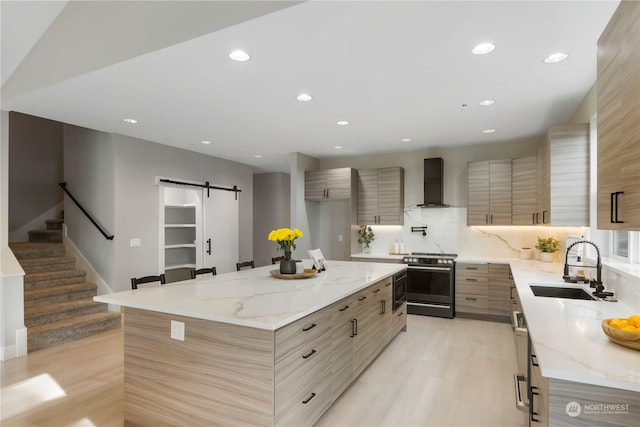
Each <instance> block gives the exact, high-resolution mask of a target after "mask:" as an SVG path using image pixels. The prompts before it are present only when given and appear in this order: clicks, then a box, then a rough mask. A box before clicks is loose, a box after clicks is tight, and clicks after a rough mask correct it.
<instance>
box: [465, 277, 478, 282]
mask: <svg viewBox="0 0 640 427" xmlns="http://www.w3.org/2000/svg"><path fill="white" fill-rule="evenodd" d="M466 281H467V282H477V281H478V279H469V278H467V279H466Z"/></svg>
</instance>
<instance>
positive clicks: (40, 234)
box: [29, 219, 64, 243]
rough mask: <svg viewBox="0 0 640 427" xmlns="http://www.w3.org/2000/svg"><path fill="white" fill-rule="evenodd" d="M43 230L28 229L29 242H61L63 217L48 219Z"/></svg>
mask: <svg viewBox="0 0 640 427" xmlns="http://www.w3.org/2000/svg"><path fill="white" fill-rule="evenodd" d="M45 223H46V224H47V228H46V229H45V230H31V231H29V241H30V242H43V243H62V224H63V223H64V219H48V220H46V221H45Z"/></svg>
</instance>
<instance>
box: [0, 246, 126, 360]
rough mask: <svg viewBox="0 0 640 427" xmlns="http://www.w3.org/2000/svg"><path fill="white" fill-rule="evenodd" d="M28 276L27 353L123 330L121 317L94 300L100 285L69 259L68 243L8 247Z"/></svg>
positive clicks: (26, 308) (25, 293)
mask: <svg viewBox="0 0 640 427" xmlns="http://www.w3.org/2000/svg"><path fill="white" fill-rule="evenodd" d="M9 247H10V248H11V250H12V251H13V253H14V254H15V256H16V258H17V259H18V262H20V265H22V268H23V269H24V271H25V276H24V323H25V326H26V327H27V337H28V338H27V341H28V343H27V349H28V351H30V352H31V351H35V350H40V349H43V348H47V347H52V346H54V345H58V344H62V343H65V342H69V341H73V340H76V339H80V338H84V337H87V336H90V335H94V334H98V333H100V332H106V331H109V330H112V329H117V328H119V327H120V313H114V312H110V311H108V306H107V304H103V303H98V302H94V301H93V297H94V296H95V295H96V294H97V286H96V285H95V284H93V283H87V282H86V280H85V276H86V272H85V271H83V270H78V269H76V268H75V264H76V262H75V259H74V258H73V257H68V256H65V249H64V244H62V243H41V242H24V243H9Z"/></svg>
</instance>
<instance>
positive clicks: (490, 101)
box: [478, 99, 496, 107]
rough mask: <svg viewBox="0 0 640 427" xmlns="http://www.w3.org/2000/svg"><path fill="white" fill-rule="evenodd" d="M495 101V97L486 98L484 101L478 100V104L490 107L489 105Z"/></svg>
mask: <svg viewBox="0 0 640 427" xmlns="http://www.w3.org/2000/svg"><path fill="white" fill-rule="evenodd" d="M495 103H496V101H494V100H493V99H485V100H484V101H480V102H478V104H479V105H482V106H483V107H488V106H489V105H493V104H495Z"/></svg>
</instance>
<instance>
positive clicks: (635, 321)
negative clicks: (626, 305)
mask: <svg viewBox="0 0 640 427" xmlns="http://www.w3.org/2000/svg"><path fill="white" fill-rule="evenodd" d="M627 323H629V325H632V326H636V327H639V326H640V314H632V315H631V316H629V317H628V318H627Z"/></svg>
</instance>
